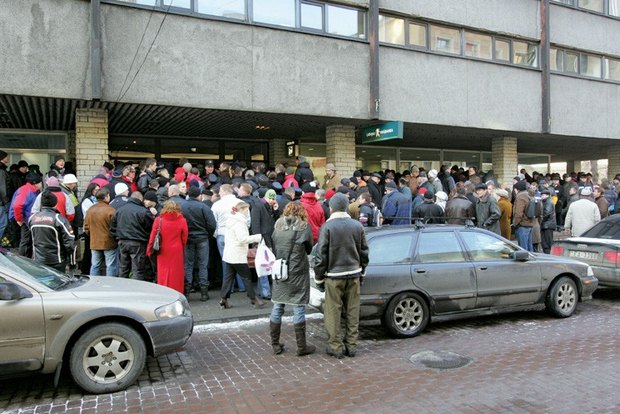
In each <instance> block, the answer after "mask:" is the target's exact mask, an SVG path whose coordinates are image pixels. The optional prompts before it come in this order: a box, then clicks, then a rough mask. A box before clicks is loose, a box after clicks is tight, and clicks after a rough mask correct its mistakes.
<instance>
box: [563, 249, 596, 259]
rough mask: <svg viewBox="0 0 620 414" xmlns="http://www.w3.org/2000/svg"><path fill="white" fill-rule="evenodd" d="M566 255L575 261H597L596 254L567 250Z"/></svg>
mask: <svg viewBox="0 0 620 414" xmlns="http://www.w3.org/2000/svg"><path fill="white" fill-rule="evenodd" d="M568 255H569V256H570V257H574V258H575V259H586V260H597V259H598V253H595V252H580V251H576V250H569V251H568Z"/></svg>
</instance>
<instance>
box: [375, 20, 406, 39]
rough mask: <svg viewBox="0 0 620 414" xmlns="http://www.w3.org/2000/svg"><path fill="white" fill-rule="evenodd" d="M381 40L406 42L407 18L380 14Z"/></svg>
mask: <svg viewBox="0 0 620 414" xmlns="http://www.w3.org/2000/svg"><path fill="white" fill-rule="evenodd" d="M379 41H380V42H385V43H393V44H396V45H404V44H405V19H398V18H395V17H388V16H383V15H379Z"/></svg>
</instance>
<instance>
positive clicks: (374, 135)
mask: <svg viewBox="0 0 620 414" xmlns="http://www.w3.org/2000/svg"><path fill="white" fill-rule="evenodd" d="M403 130H404V128H403V122H402V121H392V122H386V123H384V124H379V125H373V126H369V127H366V128H364V129H362V144H369V143H371V142H380V141H388V140H390V139H403Z"/></svg>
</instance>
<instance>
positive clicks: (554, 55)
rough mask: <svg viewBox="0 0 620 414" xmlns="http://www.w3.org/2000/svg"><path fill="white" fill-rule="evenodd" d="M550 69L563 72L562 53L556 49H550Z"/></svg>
mask: <svg viewBox="0 0 620 414" xmlns="http://www.w3.org/2000/svg"><path fill="white" fill-rule="evenodd" d="M549 69H551V70H552V71H555V72H562V51H561V50H558V49H556V48H554V47H552V48H551V49H549Z"/></svg>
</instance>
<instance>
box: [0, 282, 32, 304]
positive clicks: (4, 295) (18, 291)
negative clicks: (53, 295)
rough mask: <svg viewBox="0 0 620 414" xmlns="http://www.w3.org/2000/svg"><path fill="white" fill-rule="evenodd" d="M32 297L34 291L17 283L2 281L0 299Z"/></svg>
mask: <svg viewBox="0 0 620 414" xmlns="http://www.w3.org/2000/svg"><path fill="white" fill-rule="evenodd" d="M31 297H32V293H30V291H29V290H28V289H24V288H23V287H21V286H19V285H16V284H15V283H11V282H3V283H0V300H20V299H26V298H31Z"/></svg>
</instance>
